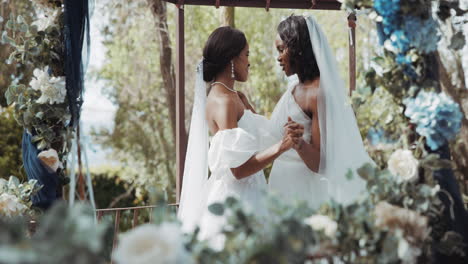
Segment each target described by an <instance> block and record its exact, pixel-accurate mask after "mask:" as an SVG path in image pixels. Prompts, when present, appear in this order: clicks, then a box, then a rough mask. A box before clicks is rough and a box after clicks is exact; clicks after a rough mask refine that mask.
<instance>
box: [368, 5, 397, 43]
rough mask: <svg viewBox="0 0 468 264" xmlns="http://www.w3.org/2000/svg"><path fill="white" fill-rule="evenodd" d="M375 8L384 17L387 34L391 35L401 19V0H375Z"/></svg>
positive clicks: (383, 22) (384, 28)
mask: <svg viewBox="0 0 468 264" xmlns="http://www.w3.org/2000/svg"><path fill="white" fill-rule="evenodd" d="M374 9H375V10H376V11H377V13H379V15H380V16H381V17H382V25H383V31H384V33H385V35H387V36H390V35H391V34H392V33H393V31H395V29H396V28H398V26H399V24H400V23H399V22H400V21H401V16H400V15H399V12H400V0H374Z"/></svg>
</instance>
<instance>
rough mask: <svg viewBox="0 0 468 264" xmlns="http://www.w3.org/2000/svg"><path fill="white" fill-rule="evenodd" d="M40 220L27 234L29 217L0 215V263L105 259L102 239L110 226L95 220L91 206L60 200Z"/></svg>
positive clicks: (76, 263)
mask: <svg viewBox="0 0 468 264" xmlns="http://www.w3.org/2000/svg"><path fill="white" fill-rule="evenodd" d="M38 223H39V225H38V227H37V229H36V231H35V233H34V234H33V235H32V236H28V234H27V230H28V224H27V223H26V219H23V218H18V219H11V220H10V219H5V218H0V225H1V226H2V228H1V229H0V243H1V244H2V248H1V254H0V263H9V264H20V263H28V264H29V263H30V264H33V263H50V264H59V263H60V264H62V263H71V264H85V263H86V264H87V263H106V261H105V259H104V257H103V250H104V243H103V242H104V238H105V235H106V232H108V231H110V229H108V225H107V224H100V225H96V224H95V220H94V214H93V211H92V209H91V208H89V207H88V206H85V205H83V204H78V205H75V206H74V207H71V208H69V207H68V205H66V204H65V203H58V204H57V205H56V206H54V207H53V208H52V209H50V210H49V211H48V212H47V214H45V215H44V216H42V217H41V218H40V219H38Z"/></svg>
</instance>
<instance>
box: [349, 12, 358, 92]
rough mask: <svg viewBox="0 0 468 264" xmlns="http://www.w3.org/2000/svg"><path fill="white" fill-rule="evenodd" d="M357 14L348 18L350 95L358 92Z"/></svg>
mask: <svg viewBox="0 0 468 264" xmlns="http://www.w3.org/2000/svg"><path fill="white" fill-rule="evenodd" d="M356 20H357V18H356V14H354V13H351V14H350V15H349V16H348V30H349V34H348V35H349V40H348V41H349V95H352V93H353V91H355V90H356Z"/></svg>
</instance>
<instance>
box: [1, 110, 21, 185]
mask: <svg viewBox="0 0 468 264" xmlns="http://www.w3.org/2000/svg"><path fill="white" fill-rule="evenodd" d="M0 135H2V136H1V137H0V177H1V178H5V179H8V177H9V176H10V175H13V176H16V177H17V178H19V179H20V180H22V181H24V180H26V176H25V175H26V173H25V172H24V169H23V167H22V166H23V160H22V157H21V139H22V135H23V128H22V127H21V126H20V125H18V123H17V122H16V120H15V118H14V117H13V109H12V107H9V108H2V107H0Z"/></svg>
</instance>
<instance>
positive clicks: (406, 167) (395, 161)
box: [388, 149, 419, 181]
mask: <svg viewBox="0 0 468 264" xmlns="http://www.w3.org/2000/svg"><path fill="white" fill-rule="evenodd" d="M418 167H419V161H418V160H417V159H416V158H415V157H414V156H413V153H411V151H410V150H404V149H398V150H396V151H395V152H393V154H392V155H391V156H390V159H389V160H388V169H389V170H390V172H391V173H392V174H393V175H398V176H400V177H402V178H403V179H404V180H406V181H408V180H413V179H417V177H418Z"/></svg>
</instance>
